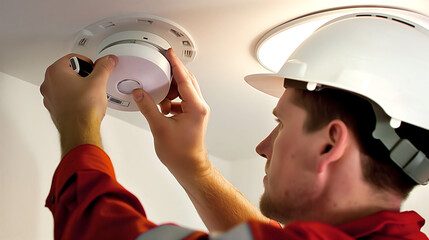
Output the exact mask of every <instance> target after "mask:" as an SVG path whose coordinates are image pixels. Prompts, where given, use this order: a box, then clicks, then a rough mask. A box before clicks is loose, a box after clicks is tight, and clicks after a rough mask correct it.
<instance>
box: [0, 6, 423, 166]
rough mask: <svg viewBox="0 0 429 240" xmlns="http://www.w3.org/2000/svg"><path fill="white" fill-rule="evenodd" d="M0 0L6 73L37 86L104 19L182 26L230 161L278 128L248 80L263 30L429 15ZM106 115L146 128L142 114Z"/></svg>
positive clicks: (269, 100)
mask: <svg viewBox="0 0 429 240" xmlns="http://www.w3.org/2000/svg"><path fill="white" fill-rule="evenodd" d="M0 1H1V5H0V29H1V32H0V42H1V44H0V71H1V72H4V73H7V74H9V75H12V76H15V77H18V78H20V79H22V80H24V81H27V82H30V83H33V84H35V85H40V84H41V83H42V81H43V77H44V71H45V69H46V67H47V66H49V65H50V64H51V63H53V62H54V61H55V60H56V59H58V58H60V57H62V56H63V55H65V54H67V53H69V51H70V49H71V47H72V44H73V40H74V37H75V35H76V34H77V33H78V32H79V31H80V30H81V29H83V28H85V27H86V26H88V25H90V24H92V23H94V22H96V21H99V20H101V19H103V18H106V17H111V16H116V15H123V14H150V15H156V16H160V17H163V18H166V19H169V20H172V21H174V22H176V23H177V24H179V25H181V26H182V27H184V28H185V29H186V30H187V31H188V32H189V33H190V34H191V36H192V38H193V39H194V41H195V44H196V46H197V51H198V53H197V56H196V58H195V60H194V61H193V62H192V63H189V64H188V65H187V67H188V68H189V69H190V70H191V71H192V72H193V73H194V75H195V76H196V77H197V79H198V81H199V83H200V85H201V90H202V92H203V95H204V97H205V100H206V101H207V102H208V104H209V105H210V107H211V118H210V122H209V128H208V133H207V146H208V149H209V152H210V154H212V155H214V156H216V157H219V158H221V159H224V160H228V161H233V160H242V159H248V158H253V157H256V153H255V151H254V148H255V146H256V144H258V142H259V141H260V140H262V139H263V138H264V137H265V136H266V135H267V134H268V133H269V131H270V130H271V128H272V127H274V125H275V123H274V120H273V117H272V115H271V112H272V109H273V108H274V107H275V104H276V99H275V98H273V97H270V96H267V95H264V94H262V93H260V92H258V91H256V90H254V89H252V88H251V87H250V86H248V85H247V84H246V83H245V82H244V80H243V77H244V76H245V75H247V74H252V73H259V72H267V70H265V69H264V68H263V67H262V66H260V65H259V63H258V62H257V60H256V57H255V47H256V44H257V42H258V40H259V39H260V38H261V37H262V35H263V34H264V33H266V32H267V31H269V30H270V29H271V28H273V27H275V26H277V25H279V24H281V23H283V22H285V21H287V20H290V19H293V18H296V17H299V16H301V15H305V14H308V13H311V12H315V11H320V10H323V9H329V8H338V7H344V6H362V5H365V6H368V5H370V6H374V5H377V6H389V7H397V8H404V9H408V10H413V11H416V12H420V13H423V14H425V15H429V1H428V0H369V1H364V0H328V1H327V0H325V1H322V0H300V1H296V0H181V1H178V0H152V1H150V0H123V1H116V0H104V1H102V0H92V1H87V0H73V1H70V0H68V1H65V0H38V1H28V0H0ZM41 104H42V103H41ZM108 114H110V115H112V116H115V117H118V118H120V119H123V120H124V121H127V122H129V123H131V124H134V125H136V126H139V127H142V128H145V129H148V126H147V123H146V121H145V120H144V119H143V117H142V116H141V115H140V113H128V112H118V111H115V110H109V111H108Z"/></svg>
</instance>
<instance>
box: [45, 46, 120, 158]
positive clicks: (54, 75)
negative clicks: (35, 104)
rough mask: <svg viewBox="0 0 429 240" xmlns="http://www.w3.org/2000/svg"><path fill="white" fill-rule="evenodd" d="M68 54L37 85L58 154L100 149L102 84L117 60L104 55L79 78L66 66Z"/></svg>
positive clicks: (103, 104) (103, 102)
mask: <svg viewBox="0 0 429 240" xmlns="http://www.w3.org/2000/svg"><path fill="white" fill-rule="evenodd" d="M73 56H77V57H79V58H81V59H82V60H84V61H87V62H90V63H92V62H91V60H90V59H88V58H86V57H84V56H80V55H77V54H69V55H67V56H64V57H63V58H61V59H59V60H58V61H56V62H55V63H54V64H52V65H51V66H50V67H48V68H47V69H46V73H45V80H44V82H43V83H42V85H41V86H40V92H41V94H42V95H43V97H44V99H43V104H44V105H45V107H46V109H48V111H49V113H50V114H51V118H52V120H53V122H54V124H55V126H56V127H57V129H58V131H59V133H60V136H61V148H62V155H64V154H66V153H67V152H68V151H69V150H71V149H72V148H74V147H76V146H78V145H81V144H94V145H97V146H99V147H101V138H100V124H101V121H102V120H103V118H104V115H105V114H106V108H107V97H106V84H107V79H108V78H109V75H110V73H111V72H112V70H113V69H114V67H115V65H116V63H117V61H118V60H117V58H116V57H115V56H106V57H103V58H101V59H99V60H98V61H97V62H96V63H95V66H94V70H93V72H92V73H91V74H90V75H89V76H87V77H85V78H84V77H81V76H79V75H78V74H77V73H76V72H74V71H73V69H72V68H71V67H70V58H71V57H73Z"/></svg>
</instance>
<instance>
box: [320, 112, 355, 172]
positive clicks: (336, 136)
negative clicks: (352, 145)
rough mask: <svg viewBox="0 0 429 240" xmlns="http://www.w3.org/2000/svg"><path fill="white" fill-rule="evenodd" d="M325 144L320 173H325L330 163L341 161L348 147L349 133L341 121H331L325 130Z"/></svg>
mask: <svg viewBox="0 0 429 240" xmlns="http://www.w3.org/2000/svg"><path fill="white" fill-rule="evenodd" d="M322 131H323V132H322V134H324V136H323V139H324V144H322V145H321V149H320V152H319V156H318V157H319V161H318V162H319V166H318V172H319V173H321V172H324V171H325V170H326V168H327V167H328V166H329V164H330V163H333V162H336V161H337V160H339V159H341V157H342V156H343V155H344V152H345V150H346V147H347V142H348V141H347V140H348V138H349V131H348V128H347V126H346V124H345V123H344V122H343V121H341V120H333V121H331V122H330V123H329V124H328V125H327V126H326V127H325V128H324V129H323V130H322Z"/></svg>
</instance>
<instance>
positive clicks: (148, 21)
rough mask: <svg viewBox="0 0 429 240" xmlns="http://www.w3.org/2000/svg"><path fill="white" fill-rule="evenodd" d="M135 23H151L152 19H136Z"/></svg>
mask: <svg viewBox="0 0 429 240" xmlns="http://www.w3.org/2000/svg"><path fill="white" fill-rule="evenodd" d="M137 23H141V24H146V25H152V23H153V21H152V20H148V19H137Z"/></svg>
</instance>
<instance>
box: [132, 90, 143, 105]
mask: <svg viewBox="0 0 429 240" xmlns="http://www.w3.org/2000/svg"><path fill="white" fill-rule="evenodd" d="M133 98H134V101H136V102H140V101H141V100H142V99H143V91H142V90H141V89H136V90H134V91H133Z"/></svg>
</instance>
